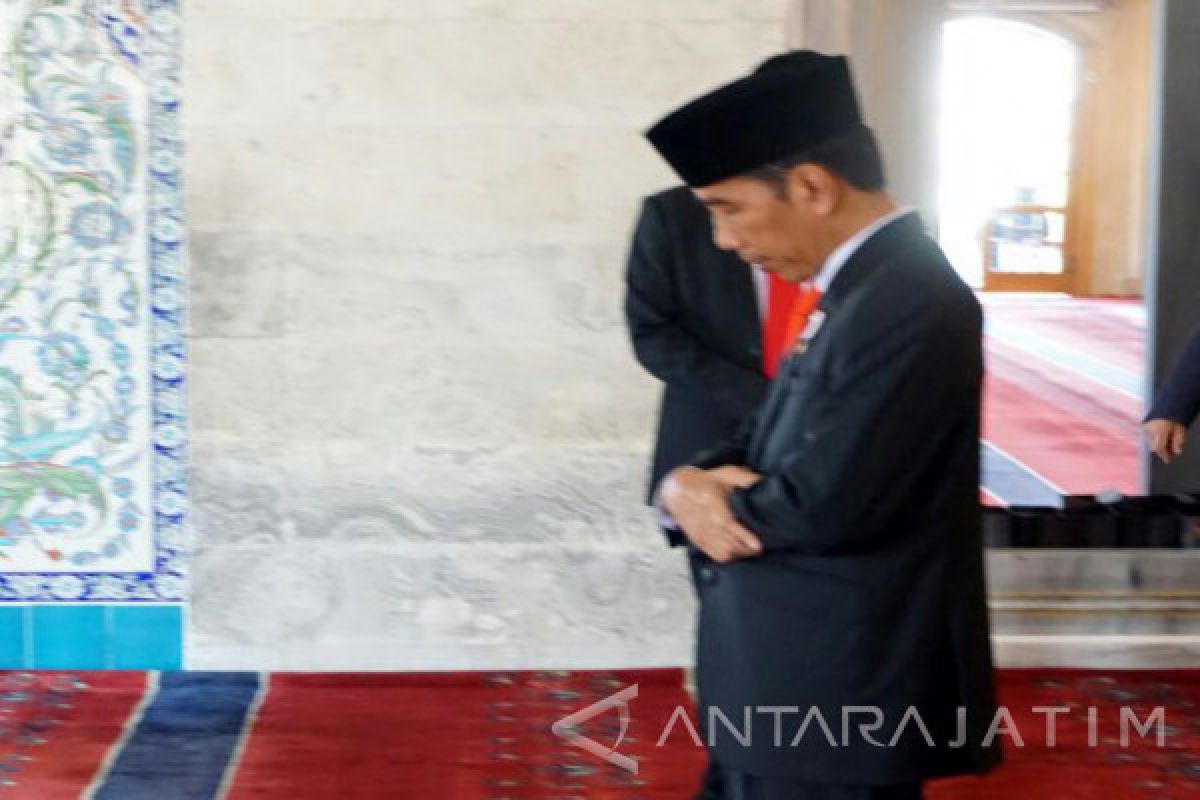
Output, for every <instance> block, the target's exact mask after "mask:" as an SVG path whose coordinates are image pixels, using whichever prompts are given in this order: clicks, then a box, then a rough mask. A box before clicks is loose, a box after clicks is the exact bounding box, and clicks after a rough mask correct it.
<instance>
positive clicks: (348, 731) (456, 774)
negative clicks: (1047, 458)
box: [0, 670, 1200, 800]
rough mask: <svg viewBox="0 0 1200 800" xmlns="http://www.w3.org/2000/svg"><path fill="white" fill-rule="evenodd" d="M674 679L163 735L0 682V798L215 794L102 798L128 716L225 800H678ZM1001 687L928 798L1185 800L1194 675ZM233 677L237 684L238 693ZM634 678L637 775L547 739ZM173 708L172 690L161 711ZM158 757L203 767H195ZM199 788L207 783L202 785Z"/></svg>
mask: <svg viewBox="0 0 1200 800" xmlns="http://www.w3.org/2000/svg"><path fill="white" fill-rule="evenodd" d="M681 678H682V674H681V672H680V671H679V670H626V671H612V672H571V673H562V672H505V673H436V674H371V675H360V674H339V675H298V674H280V675H273V676H270V678H269V682H268V685H267V688H266V690H265V692H264V691H262V690H261V689H260V691H259V693H258V695H257V698H258V700H257V702H259V703H261V708H259V710H258V714H257V718H256V719H251V720H250V723H249V724H247V725H245V726H242V725H240V724H239V725H237V726H236V727H235V728H233V729H231V728H230V727H229V725H228V723H227V722H226V723H222V724H220V725H214V724H213V723H212V722H211V720H212V719H214V717H213V715H212V714H206V715H197V716H194V717H184V719H190V720H191V721H190V722H189V723H188V724H189V725H190V726H191V727H190V729H185V728H181V727H180V726H179V725H178V724H176V725H175V726H173V727H171V728H170V729H167V728H164V727H163V726H161V725H157V724H149V725H148V724H147V723H146V722H145V720H146V719H150V718H153V716H154V713H155V712H154V706H153V705H151V707H150V708H149V709H147V710H146V711H145V713H144V714H143V713H141V711H140V710H139V712H138V713H136V714H134V711H135V706H136V705H137V703H138V701H139V699H141V698H142V697H143V695H144V694H145V688H144V687H145V686H146V685H147V681H146V676H144V675H140V674H134V673H79V674H68V673H38V674H33V675H31V674H29V673H7V674H4V675H3V677H2V680H3V682H4V683H3V685H4V687H5V688H4V691H3V705H0V711H2V712H3V716H4V719H3V720H2V721H0V735H3V739H4V742H5V745H6V746H5V750H4V753H3V760H2V761H0V778H3V782H2V783H0V797H19V798H21V799H22V800H60V798H61V799H62V800H66V798H75V797H79V796H80V792H81V791H82V790H83V788H84V787H85V786H86V785H87V784H88V782H89V781H90V780H92V778H93V776H96V775H99V776H100V779H99V780H98V781H97V784H98V786H99V787H100V789H99V792H98V793H97V795H96V797H98V798H104V797H117V798H119V800H131V799H132V798H141V797H147V798H155V800H170V799H171V798H176V797H187V798H195V800H202V798H204V799H206V798H211V797H215V796H216V793H215V792H214V791H213V790H212V788H211V786H212V785H215V784H212V783H211V782H209V781H208V779H207V778H203V776H200V778H203V779H200V778H198V777H197V776H191V775H184V774H182V773H181V772H180V771H177V772H175V773H173V777H163V776H160V777H159V778H158V779H157V782H156V783H155V784H154V785H153V786H151V787H150V788H144V789H138V788H136V787H137V786H138V784H137V783H136V782H133V783H131V782H130V775H129V773H128V772H127V774H126V775H125V777H124V779H123V781H124V783H123V784H122V785H124V786H126V787H130V786H132V787H135V788H133V789H126V790H124V792H125V793H124V794H123V795H122V794H113V793H111V792H109V793H107V794H106V793H105V792H106V790H105V786H108V785H111V784H110V783H109V781H108V780H106V779H105V776H109V774H110V770H109V769H104V768H102V767H101V761H102V759H103V757H104V754H105V753H106V752H108V751H109V750H110V748H111V749H112V751H113V753H112V755H113V760H115V761H117V762H120V761H121V760H122V759H123V758H124V753H123V751H122V745H120V744H116V746H114V744H115V743H117V742H118V737H119V736H120V732H121V729H122V727H123V726H124V725H125V723H126V721H127V720H130V719H131V717H132V719H133V722H134V723H137V722H138V721H139V720H140V721H141V724H131V726H130V727H131V733H133V734H134V735H133V737H132V738H133V739H138V738H139V737H140V739H141V740H142V741H143V743H144V746H147V747H151V746H152V744H153V740H154V739H156V738H163V737H168V736H169V737H170V738H169V739H167V741H166V742H164V745H165V746H167V747H169V748H170V749H169V750H168V751H165V753H166V754H168V755H169V754H171V753H178V752H181V751H182V752H192V751H196V750H201V749H203V748H205V747H207V746H208V745H209V743H210V742H212V741H213V740H215V739H222V738H225V739H228V737H230V736H231V735H232V736H233V737H235V738H236V739H239V740H240V747H239V748H238V749H236V750H233V751H232V754H231V756H230V757H229V759H228V761H227V763H223V764H221V765H218V766H219V769H218V772H219V774H226V773H227V774H228V775H229V778H230V780H231V790H230V791H229V794H228V795H227V796H228V798H230V799H231V800H247V799H248V798H257V799H261V800H265V799H273V798H280V800H282V798H288V800H300V799H302V798H311V799H312V800H334V799H335V798H336V799H337V800H350V799H353V800H360V799H361V800H375V799H376V798H379V799H380V800H382V799H383V798H388V799H389V800H397V799H402V798H413V799H414V800H417V799H418V798H419V799H420V800H425V799H426V798H437V800H488V799H491V800H494V799H495V798H546V799H549V798H567V797H571V798H597V799H601V800H602V799H604V798H626V799H627V800H635V799H636V798H643V799H644V800H650V799H651V798H664V799H665V798H678V799H679V800H684V799H685V798H690V797H691V792H692V790H693V784H694V783H695V781H696V778H697V776H698V774H699V770H700V767H701V764H702V761H703V758H702V754H701V752H700V751H699V750H698V749H697V748H696V747H695V745H694V744H693V742H692V739H691V737H690V736H689V734H688V732H687V729H686V728H684V727H683V725H682V724H681V723H680V724H676V726H675V727H674V728H673V729H672V732H671V735H669V736H668V737H666V739H665V740H664V742H663V745H662V746H661V747H659V746H657V743H658V740H659V738H660V737H661V735H662V731H663V730H664V729H665V728H666V727H667V723H668V721H669V720H670V719H671V716H672V712H673V711H674V709H675V708H676V706H677V705H680V704H683V705H687V703H688V701H687V696H686V694H685V692H684V691H683V689H682V687H681V686H680V681H681ZM221 680H222V674H221V673H211V674H209V675H207V676H205V678H204V683H205V685H207V686H209V687H215V686H217V685H219V684H220V682H221ZM999 680H1000V698H1001V702H1002V703H1003V704H1004V705H1005V706H1006V707H1007V708H1009V710H1010V711H1011V712H1012V715H1013V723H1014V727H1015V729H1016V731H1017V732H1018V733H1019V734H1020V735H1021V737H1022V738H1023V744H1024V746H1023V747H1016V746H1014V741H1013V739H1012V737H1010V736H1002V737H1001V738H1002V741H1004V743H1005V747H1006V750H1007V755H1008V761H1007V763H1006V764H1005V765H1004V766H1003V767H1002V768H1001V769H1000V770H998V771H997V772H994V773H992V774H991V775H988V776H987V777H985V778H982V779H979V778H958V779H953V780H946V781H940V782H936V783H934V784H931V785H930V788H929V791H928V796H929V797H930V798H931V800H968V799H969V800H1001V799H1002V798H1003V799H1005V800H1030V799H1031V798H1035V799H1036V800H1084V799H1085V798H1088V799H1090V798H1103V799H1104V800H1133V798H1147V800H1184V798H1196V797H1200V670H1175V671H1171V670H1167V671H1159V672H1144V671H1109V672H1096V671H1082V670H1007V671H1003V672H1001V673H1000V678H999ZM244 681H245V676H244V675H242V676H240V677H239V682H240V683H239V684H238V685H242V684H244ZM634 684H636V685H637V687H638V694H637V697H636V698H631V699H630V700H629V701H628V702H629V705H628V707H629V710H630V712H631V721H630V725H629V728H628V731H627V732H626V735H625V737H624V739H623V740H622V742H621V744H620V746H619V748H618V752H620V753H622V754H626V755H629V756H632V757H634V758H636V759H637V760H638V762H639V768H638V771H637V773H636V774H632V773H629V772H626V771H624V770H622V769H619V768H617V767H615V766H613V765H610V764H607V763H605V762H604V761H602V760H600V759H599V758H597V757H596V756H594V755H592V754H590V753H587V752H584V751H583V750H581V749H579V748H577V747H575V746H573V745H571V744H569V743H567V742H566V741H564V740H563V739H560V738H558V737H557V736H555V735H554V734H553V733H552V732H551V730H550V727H551V725H552V724H553V723H554V721H555V720H558V719H560V718H561V717H563V716H565V715H567V714H570V713H572V712H574V711H577V710H579V709H581V708H584V707H586V706H587V705H589V704H591V703H593V702H595V701H597V700H599V699H601V698H604V697H607V696H609V695H611V694H612V693H614V692H616V691H619V690H621V689H623V688H626V687H628V686H631V685H634ZM166 685H167V684H166V682H165V681H164V687H165V686H166ZM218 694H219V693H218ZM236 694H237V693H236V692H231V693H230V697H231V698H234V697H235V696H236ZM215 696H218V695H215V694H213V693H212V692H209V693H208V694H207V695H206V696H205V701H204V702H205V703H207V704H208V705H209V706H210V707H211V705H212V703H213V698H214V697H215ZM180 697H186V695H178V694H177V695H176V697H175V700H174V701H173V702H177V701H178V700H179V698H180ZM157 702H158V701H157V700H156V701H155V703H157ZM232 702H234V700H231V703H232ZM237 702H241V701H237ZM1122 705H1126V706H1129V707H1130V708H1131V709H1132V710H1133V711H1134V713H1135V714H1136V715H1137V717H1138V719H1139V720H1146V719H1147V718H1148V717H1149V716H1150V713H1151V712H1152V710H1153V709H1154V708H1155V707H1157V706H1161V707H1163V708H1164V709H1165V721H1166V727H1165V729H1164V730H1165V732H1166V735H1165V740H1164V746H1163V747H1159V746H1158V745H1157V743H1156V742H1155V741H1154V739H1153V737H1152V736H1151V737H1148V738H1143V737H1141V736H1140V735H1139V734H1137V733H1136V732H1132V736H1131V739H1130V746H1129V747H1122V746H1121V745H1120V740H1119V733H1118V731H1119V720H1120V714H1119V711H1118V709H1119V707H1120V706H1122ZM1036 706H1067V707H1069V709H1070V711H1069V712H1068V713H1066V714H1063V715H1061V716H1059V717H1058V718H1057V722H1056V733H1057V743H1056V746H1055V747H1053V748H1049V747H1047V745H1046V715H1045V714H1036V713H1034V712H1033V711H1032V709H1033V708H1034V707H1036ZM1089 707H1095V708H1096V709H1097V713H1096V717H1097V720H1098V726H1097V731H1098V736H1097V744H1098V746H1096V747H1088V746H1087V739H1088V724H1087V709H1088V708H1089ZM580 730H581V732H582V733H583V734H584V735H585V736H588V737H590V738H592V739H594V740H596V741H598V742H602V743H604V744H605V746H608V745H610V744H611V743H612V742H614V741H616V739H617V735H618V731H619V722H618V715H617V713H616V711H614V710H609V711H607V712H605V713H602V714H600V715H598V716H596V717H595V718H594V719H592V720H590V721H588V722H587V723H585V724H583V725H582V726H581V729H580ZM243 731H244V732H245V733H244V734H243ZM228 743H232V742H227V744H228ZM126 747H128V746H126ZM243 748H244V749H243ZM239 753H240V759H239V755H238V754H239ZM156 761H157V762H158V763H160V764H161V762H162V758H158V759H156ZM172 763H176V764H180V763H195V764H197V765H200V764H205V765H208V762H207V761H206V760H204V759H193V760H192V761H191V762H185V761H180V760H179V759H177V758H176V759H174V760H173V762H172ZM209 767H211V765H208V766H206V768H209ZM198 786H209V787H210V788H208V789H205V790H204V791H203V792H200V791H199V790H196V789H195V788H194V787H198ZM189 787H192V788H189Z"/></svg>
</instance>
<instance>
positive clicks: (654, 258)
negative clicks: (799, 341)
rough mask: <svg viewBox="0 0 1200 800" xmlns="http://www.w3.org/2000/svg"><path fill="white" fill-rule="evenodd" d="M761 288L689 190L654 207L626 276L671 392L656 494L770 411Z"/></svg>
mask: <svg viewBox="0 0 1200 800" xmlns="http://www.w3.org/2000/svg"><path fill="white" fill-rule="evenodd" d="M760 280H761V281H763V282H765V280H766V277H765V275H764V276H762V278H761V279H756V278H755V277H754V272H753V268H752V267H751V266H750V265H748V264H746V263H745V262H744V261H742V260H741V259H740V258H738V257H737V255H736V254H734V253H730V252H726V251H724V250H720V249H718V248H717V246H716V245H715V244H714V243H713V234H712V226H711V224H710V223H709V220H708V211H707V210H706V209H705V208H704V206H703V205H701V203H700V202H699V201H698V200H697V199H696V198H695V196H693V195H692V192H691V190H690V189H688V188H687V187H686V186H679V187H676V188H674V189H668V190H666V191H663V192H659V193H658V194H654V195H651V196H650V197H647V198H646V200H645V202H644V203H643V204H642V211H641V215H640V216H639V218H638V222H637V227H636V229H635V231H634V235H633V246H632V247H631V248H630V251H629V261H628V265H627V269H626V272H625V319H626V322H627V323H628V326H629V335H630V339H631V340H632V343H633V352H634V355H635V356H636V357H637V360H638V362H639V363H641V365H642V366H643V367H645V368H646V370H647V371H648V372H649V373H650V374H651V375H653V376H654V377H656V378H658V379H659V380H661V381H662V382H663V395H662V403H661V407H660V409H659V417H658V437H657V440H656V443H655V448H654V460H653V462H652V464H651V467H650V483H649V491H650V492H651V493H652V492H653V490H654V487H656V486H657V485H658V483H659V481H661V480H662V479H663V477H664V476H665V475H666V474H667V473H668V472H669V471H671V470H672V469H674V468H675V467H677V466H679V465H680V464H683V463H685V462H686V461H688V459H690V458H691V457H692V456H694V455H696V454H697V453H699V452H700V451H702V450H707V449H709V448H711V447H713V446H715V445H716V444H718V443H719V442H721V441H723V440H725V439H727V438H728V437H730V436H732V435H733V433H734V431H736V430H737V426H738V423H740V422H741V421H742V420H743V419H745V418H746V417H747V416H748V415H749V414H750V413H751V412H753V411H754V410H755V409H756V408H758V406H759V404H761V403H762V400H763V397H764V396H765V395H766V391H767V376H766V375H765V374H764V372H763V369H762V361H763V353H762V335H761V332H760V322H759V320H760V319H761V316H760V314H761V309H760V307H759V306H760V302H759V300H758V295H759V293H760V287H759V286H758V285H756V284H757V283H759V281H760ZM764 288H765V287H764ZM762 293H763V294H765V291H764V292H762ZM648 497H649V495H648ZM667 533H668V538H669V539H670V540H671V541H672V543H677V542H678V543H682V540H681V538H680V537H679V534H677V533H676V532H673V531H668V532H667Z"/></svg>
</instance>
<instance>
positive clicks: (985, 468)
mask: <svg viewBox="0 0 1200 800" xmlns="http://www.w3.org/2000/svg"><path fill="white" fill-rule="evenodd" d="M979 445H980V446H979V459H980V465H979V467H980V472H981V473H982V474H981V476H980V480H981V482H982V483H983V488H985V489H987V490H988V491H989V492H991V493H992V494H993V495H994V496H995V497H996V498H997V499H999V500H1000V501H1001V502H1003V503H1005V504H1007V505H1010V506H1061V505H1062V502H1063V500H1062V497H1063V496H1062V492H1061V491H1059V489H1058V487H1056V486H1054V485H1053V484H1051V483H1050V482H1049V481H1047V480H1046V479H1045V478H1043V477H1042V476H1040V475H1038V474H1037V473H1036V472H1034V471H1033V470H1031V469H1029V467H1027V466H1025V465H1024V464H1022V463H1021V462H1020V461H1017V460H1016V459H1015V458H1013V457H1012V456H1010V455H1008V454H1007V453H1005V452H1004V451H1003V450H1000V449H999V448H997V447H996V446H995V445H993V444H992V443H991V442H986V441H981V442H980V443H979Z"/></svg>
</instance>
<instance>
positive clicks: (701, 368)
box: [625, 200, 767, 419]
mask: <svg viewBox="0 0 1200 800" xmlns="http://www.w3.org/2000/svg"><path fill="white" fill-rule="evenodd" d="M671 236H672V234H671V231H670V229H669V227H668V225H667V222H666V220H665V219H664V216H663V214H662V211H661V210H660V209H659V208H658V207H657V206H656V205H655V203H654V202H653V201H652V200H647V201H646V202H645V203H644V204H643V205H642V212H641V216H640V217H639V218H638V223H637V228H636V230H635V232H634V237H633V246H632V248H631V250H630V253H629V263H628V266H627V269H626V274H625V287H626V291H625V319H626V322H627V323H628V325H629V334H630V338H631V339H632V341H633V351H634V355H635V356H636V357H637V360H638V362H639V363H640V364H641V365H642V366H643V367H645V368H646V370H647V371H648V372H650V374H652V375H654V376H655V377H656V378H658V379H659V380H661V381H662V382H663V383H666V384H670V385H672V386H676V387H680V388H682V389H684V390H685V391H689V392H694V393H696V394H697V396H703V397H706V398H709V399H711V401H712V402H713V403H714V404H715V405H716V406H717V407H719V408H720V409H721V410H722V411H724V412H725V413H726V414H727V415H728V416H730V417H732V418H735V419H742V418H744V417H746V416H747V415H749V414H750V413H751V412H753V411H754V410H755V409H756V408H757V407H758V404H759V402H761V400H762V396H763V394H764V393H765V392H766V386H767V379H766V378H765V377H764V376H763V374H762V373H761V372H759V371H757V370H753V369H747V368H746V367H744V366H742V365H740V364H738V363H736V362H734V361H732V360H730V359H728V358H725V357H723V356H722V355H720V354H718V353H715V352H713V350H712V349H711V348H710V347H708V346H707V345H706V344H705V343H704V342H701V341H700V340H698V339H697V338H696V337H695V336H693V335H692V334H690V333H689V332H688V331H687V330H686V329H685V328H684V327H683V326H682V325H681V323H680V318H681V316H682V312H681V309H680V308H679V298H678V292H677V290H676V287H675V278H674V274H673V270H674V268H675V265H674V264H673V260H674V252H673V248H672V239H671ZM682 268H686V265H684V266H683V267H682ZM748 386H752V387H756V388H757V391H747V387H748Z"/></svg>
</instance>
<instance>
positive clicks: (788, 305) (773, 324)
mask: <svg viewBox="0 0 1200 800" xmlns="http://www.w3.org/2000/svg"><path fill="white" fill-rule="evenodd" d="M799 293H800V287H798V286H797V285H796V284H794V283H789V282H788V281H785V280H784V279H783V278H780V277H779V276H778V275H776V274H775V273H773V272H768V273H767V318H766V320H764V321H763V326H762V337H763V347H762V354H763V374H765V375H766V376H767V377H768V378H774V377H775V373H776V372H777V371H778V370H779V362H780V361H781V360H782V357H783V354H784V352H785V351H786V350H787V343H788V341H789V340H788V335H787V332H788V326H789V325H790V324H791V315H792V310H793V309H794V308H795V307H796V301H797V299H798V297H799Z"/></svg>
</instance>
